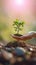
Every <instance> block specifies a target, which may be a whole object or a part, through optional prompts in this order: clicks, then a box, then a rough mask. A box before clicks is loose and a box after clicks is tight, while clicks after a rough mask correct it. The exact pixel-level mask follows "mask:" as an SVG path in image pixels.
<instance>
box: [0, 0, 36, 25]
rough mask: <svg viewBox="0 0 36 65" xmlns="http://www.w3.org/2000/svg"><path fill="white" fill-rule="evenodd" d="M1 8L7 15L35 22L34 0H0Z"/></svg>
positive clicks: (35, 9) (35, 2)
mask: <svg viewBox="0 0 36 65" xmlns="http://www.w3.org/2000/svg"><path fill="white" fill-rule="evenodd" d="M0 1H1V5H2V6H1V9H2V11H3V12H5V14H6V15H7V16H9V17H13V19H14V18H19V19H23V20H25V21H26V22H33V23H32V24H34V23H36V0H20V1H19V0H0Z"/></svg>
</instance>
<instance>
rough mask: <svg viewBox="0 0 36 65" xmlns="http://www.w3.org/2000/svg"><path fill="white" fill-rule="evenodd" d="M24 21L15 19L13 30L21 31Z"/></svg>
mask: <svg viewBox="0 0 36 65" xmlns="http://www.w3.org/2000/svg"><path fill="white" fill-rule="evenodd" d="M24 24H25V22H24V21H20V20H18V19H16V20H15V21H14V22H13V27H14V29H15V31H16V32H17V34H19V31H22V29H23V27H24Z"/></svg>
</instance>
